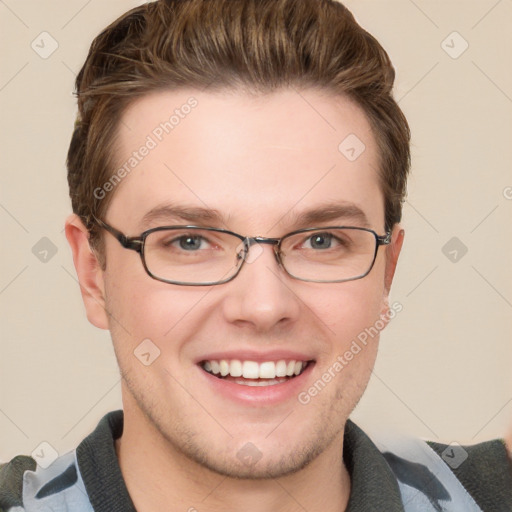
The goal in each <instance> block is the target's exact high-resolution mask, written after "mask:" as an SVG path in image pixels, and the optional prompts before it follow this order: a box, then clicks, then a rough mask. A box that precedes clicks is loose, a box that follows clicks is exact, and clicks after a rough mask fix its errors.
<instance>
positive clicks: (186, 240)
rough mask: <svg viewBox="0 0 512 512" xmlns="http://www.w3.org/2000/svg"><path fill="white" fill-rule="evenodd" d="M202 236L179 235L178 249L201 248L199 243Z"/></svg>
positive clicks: (193, 249)
mask: <svg viewBox="0 0 512 512" xmlns="http://www.w3.org/2000/svg"><path fill="white" fill-rule="evenodd" d="M203 240H204V239H203V237H202V236H190V235H185V236H180V237H179V238H178V239H176V240H175V241H177V242H178V243H179V247H180V249H184V250H185V251H195V250H197V249H200V248H201V243H202V241H203Z"/></svg>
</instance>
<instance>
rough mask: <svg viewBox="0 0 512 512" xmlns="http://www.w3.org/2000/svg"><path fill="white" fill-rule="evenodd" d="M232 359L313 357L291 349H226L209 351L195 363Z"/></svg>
mask: <svg viewBox="0 0 512 512" xmlns="http://www.w3.org/2000/svg"><path fill="white" fill-rule="evenodd" d="M223 359H224V360H226V361H232V360H233V359H238V360H239V361H255V362H257V363H263V362H265V361H280V360H283V359H284V360H285V361H292V360H294V361H312V360H314V357H312V356H311V355H308V354H306V353H304V352H297V351H293V350H270V351H266V352H258V351H255V350H249V349H247V350H241V349H237V350H227V351H222V352H220V351H219V352H211V353H208V354H206V355H204V356H201V357H199V358H197V359H196V364H199V363H202V362H203V361H222V360H223Z"/></svg>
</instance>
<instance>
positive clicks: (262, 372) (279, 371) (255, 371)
mask: <svg viewBox="0 0 512 512" xmlns="http://www.w3.org/2000/svg"><path fill="white" fill-rule="evenodd" d="M306 365H307V361H294V360H292V361H285V360H284V359H282V360H280V361H264V362H263V363H258V362H256V361H240V360H238V359H232V360H231V361H227V360H225V359H221V360H220V361H213V360H212V361H204V362H203V363H202V366H203V368H204V369H205V370H206V371H207V372H210V373H213V374H214V375H218V374H220V375H221V376H222V377H225V376H226V375H231V377H244V378H245V379H258V378H259V379H275V378H276V377H286V376H288V377H292V376H293V375H299V373H300V372H301V371H302V370H303V369H304V368H305V367H306Z"/></svg>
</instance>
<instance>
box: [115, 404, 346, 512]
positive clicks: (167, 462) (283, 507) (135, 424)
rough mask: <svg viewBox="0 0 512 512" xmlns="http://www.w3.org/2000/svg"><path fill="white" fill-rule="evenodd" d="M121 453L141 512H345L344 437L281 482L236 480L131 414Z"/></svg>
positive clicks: (120, 443)
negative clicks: (193, 457)
mask: <svg viewBox="0 0 512 512" xmlns="http://www.w3.org/2000/svg"><path fill="white" fill-rule="evenodd" d="M115 447H116V453H117V457H118V460H119V464H120V467H121V472H122V474H123V478H124V480H125V483H126V486H127V488H128V492H129V493H130V497H131V499H132V501H133V503H134V505H135V508H136V509H137V511H138V512H184V511H187V512H202V511H203V510H208V511H209V512H221V511H222V512H224V511H226V510H244V511H246V512H268V510H272V511H274V512H299V511H300V512H303V511H304V510H310V511H313V510H322V511H325V512H331V511H332V512H334V511H336V512H339V511H340V510H345V509H346V506H347V503H348V498H349V495H350V476H349V474H348V472H347V470H346V468H345V465H344V464H343V456H342V447H343V434H341V435H340V436H338V437H337V438H336V439H335V442H334V443H333V445H332V446H330V447H329V448H328V449H327V450H325V451H324V452H323V453H321V454H320V455H319V456H318V457H317V458H316V459H315V460H313V461H312V462H311V463H310V464H309V465H307V466H306V467H305V468H304V469H302V470H299V471H297V472H296V473H293V474H291V475H287V476H283V477H281V478H275V479H257V480H251V479H243V480H242V479H234V478H230V477H226V476H224V475H220V474H218V473H215V472H213V471H211V470H209V469H208V468H206V467H204V466H201V465H200V464H197V463H196V462H195V461H193V460H190V459H189V458H187V457H186V456H184V455H183V454H182V453H181V452H179V451H178V450H176V449H175V448H174V447H173V446H172V445H171V444H170V443H169V442H167V441H166V440H165V439H164V438H163V436H162V435H161V434H160V433H159V432H158V431H157V430H156V429H154V428H153V427H152V425H151V424H150V423H149V422H148V421H138V420H137V417H136V415H135V416H134V415H130V414H129V413H127V412H126V411H125V422H124V430H123V435H122V437H120V438H119V439H117V440H116V444H115Z"/></svg>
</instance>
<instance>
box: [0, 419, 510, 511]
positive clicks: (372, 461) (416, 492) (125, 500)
mask: <svg viewBox="0 0 512 512" xmlns="http://www.w3.org/2000/svg"><path fill="white" fill-rule="evenodd" d="M122 432H123V411H121V410H119V411H113V412H110V413H108V414H107V415H105V416H104V417H103V418H102V419H101V421H100V422H99V424H98V426H97V427H96V429H95V430H94V431H93V432H92V433H91V434H90V435H89V436H87V437H86V438H85V439H84V440H83V441H82V442H81V443H80V444H79V445H78V447H77V448H76V449H75V450H73V451H71V452H69V453H67V454H65V455H63V456H61V457H59V458H58V459H57V460H55V461H54V462H53V463H52V464H51V465H50V466H48V467H47V468H42V467H40V466H38V465H37V464H36V462H35V460H34V459H33V458H32V457H27V456H17V457H14V458H13V459H12V460H11V461H10V462H9V463H6V464H3V465H0V512H36V511H37V512H136V510H135V507H134V505H133V502H132V500H131V498H130V495H129V493H128V490H127V488H126V485H125V482H124V480H123V477H122V474H121V469H120V467H119V463H118V459H117V456H116V452H115V444H114V442H115V439H117V438H119V437H120V436H121V434H122ZM377 445H378V446H379V447H377ZM457 449H458V448H457V447H455V448H453V447H450V446H446V445H441V444H437V443H425V442H423V441H410V440H409V441H402V440H398V442H397V440H395V441H394V442H388V441H382V440H381V441H379V442H377V444H376V442H374V441H372V440H371V439H370V438H369V437H368V436H367V435H366V434H365V433H364V432H363V431H362V430H361V429H360V428H359V427H357V426H356V425H355V424H354V423H353V422H351V421H350V420H349V421H348V422H347V424H346V427H345V435H344V446H343V457H344V462H345V465H346V467H347V470H348V472H349V473H350V478H351V493H350V498H349V504H348V507H347V511H346V512H370V511H372V512H373V511H379V512H380V511H382V512H416V511H418V512H430V511H433V512H437V511H439V512H458V511H460V512H473V511H475V512H480V511H483V512H487V511H489V512H511V511H512V465H511V461H510V459H509V458H508V455H507V451H506V448H505V444H504V443H503V442H502V441H499V440H497V441H490V442H485V443H480V444H477V445H474V446H465V447H460V449H459V450H463V453H464V461H463V463H460V464H459V462H460V454H461V453H462V452H457ZM456 458H458V459H459V460H458V461H457V463H454V462H455V460H456ZM195 508H196V509H197V510H202V509H203V510H204V508H205V507H204V504H196V507H195ZM191 509H192V510H194V504H193V503H192V504H191ZM311 512H313V511H311Z"/></svg>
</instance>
